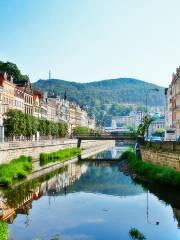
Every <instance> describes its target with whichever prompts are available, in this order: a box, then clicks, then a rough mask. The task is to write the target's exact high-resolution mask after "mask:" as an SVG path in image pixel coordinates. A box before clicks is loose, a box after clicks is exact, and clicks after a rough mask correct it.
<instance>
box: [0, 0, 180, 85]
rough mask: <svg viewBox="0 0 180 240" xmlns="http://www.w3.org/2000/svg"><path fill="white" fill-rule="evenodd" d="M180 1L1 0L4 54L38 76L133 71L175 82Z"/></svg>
mask: <svg viewBox="0 0 180 240" xmlns="http://www.w3.org/2000/svg"><path fill="white" fill-rule="evenodd" d="M179 11H180V1H179V0H0V60H1V61H11V62H14V63H16V64H17V66H18V67H19V68H20V70H21V71H22V73H23V74H28V75H29V77H30V79H31V80H32V81H37V80H38V79H40V78H41V79H47V78H48V72H49V69H50V70H51V76H52V78H59V79H64V80H68V81H77V82H90V81H95V80H96V81H97V80H102V79H111V78H119V77H133V78H137V79H141V80H144V81H147V82H151V83H155V84H158V85H161V86H168V85H169V83H170V81H171V76H172V73H173V72H175V71H176V68H177V67H178V66H179V65H180V30H179V29H180V14H179Z"/></svg>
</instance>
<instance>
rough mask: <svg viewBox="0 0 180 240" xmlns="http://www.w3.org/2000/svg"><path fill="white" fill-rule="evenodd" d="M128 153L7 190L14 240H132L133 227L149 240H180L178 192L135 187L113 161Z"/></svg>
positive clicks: (71, 167) (81, 164) (77, 165)
mask: <svg viewBox="0 0 180 240" xmlns="http://www.w3.org/2000/svg"><path fill="white" fill-rule="evenodd" d="M127 147H129V146H122V145H121V144H120V145H118V146H116V147H115V148H112V149H109V150H108V151H104V152H102V153H100V154H97V156H95V157H93V158H92V159H90V160H88V161H87V160H82V161H80V162H77V163H72V164H69V165H67V166H66V167H64V168H63V169H60V170H59V171H56V172H54V173H50V174H49V175H47V176H44V177H41V178H39V179H38V180H37V179H36V180H34V181H31V182H27V183H24V184H22V185H20V186H18V187H16V188H15V189H6V190H5V191H4V192H3V198H4V208H5V207H6V209H5V210H6V211H7V213H6V215H5V216H4V218H6V219H7V221H8V223H9V224H8V225H9V229H10V240H32V239H33V240H94V239H97V240H106V239H108V240H111V239H112V240H121V239H122V240H126V239H130V237H129V234H128V233H129V230H130V229H131V228H132V227H133V228H137V229H138V230H140V231H141V232H143V234H144V235H145V236H146V238H147V239H148V240H155V239H158V240H161V239H162V240H177V239H180V229H179V226H180V196H179V195H178V194H179V192H178V190H172V189H168V188H167V187H166V188H164V187H162V186H158V185H152V184H147V183H146V184H144V183H141V182H134V180H132V179H131V177H130V176H127V175H125V174H124V173H123V172H122V171H121V168H120V165H119V162H118V161H117V160H115V161H109V160H111V159H115V158H117V157H119V156H120V154H121V153H122V151H124V150H125V149H126V148H127ZM102 159H105V160H103V161H102Z"/></svg>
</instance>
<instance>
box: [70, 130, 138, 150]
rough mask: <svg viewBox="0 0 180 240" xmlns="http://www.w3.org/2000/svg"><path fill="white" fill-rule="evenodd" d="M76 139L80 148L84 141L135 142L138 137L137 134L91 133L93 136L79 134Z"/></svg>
mask: <svg viewBox="0 0 180 240" xmlns="http://www.w3.org/2000/svg"><path fill="white" fill-rule="evenodd" d="M74 138H76V139H78V147H80V146H81V141H82V140H117V141H118V140H119V141H135V140H136V139H137V135H136V134H135V133H119V134H112V133H91V134H79V135H75V136H74Z"/></svg>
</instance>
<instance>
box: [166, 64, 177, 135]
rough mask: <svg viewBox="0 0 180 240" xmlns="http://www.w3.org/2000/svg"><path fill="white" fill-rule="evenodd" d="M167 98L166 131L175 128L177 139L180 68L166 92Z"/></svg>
mask: <svg viewBox="0 0 180 240" xmlns="http://www.w3.org/2000/svg"><path fill="white" fill-rule="evenodd" d="M165 96H166V115H165V126H166V129H168V128H174V129H175V131H176V137H177V138H178V137H179V136H180V67H179V68H177V69H176V73H175V74H173V75H172V80H171V83H170V85H169V87H168V89H166V90H165Z"/></svg>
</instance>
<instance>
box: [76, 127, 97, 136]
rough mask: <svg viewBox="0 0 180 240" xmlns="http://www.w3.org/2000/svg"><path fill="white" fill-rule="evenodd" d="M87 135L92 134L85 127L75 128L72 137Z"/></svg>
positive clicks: (90, 130)
mask: <svg viewBox="0 0 180 240" xmlns="http://www.w3.org/2000/svg"><path fill="white" fill-rule="evenodd" d="M89 133H93V130H92V129H90V128H87V127H75V128H74V130H73V134H74V135H79V134H89Z"/></svg>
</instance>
